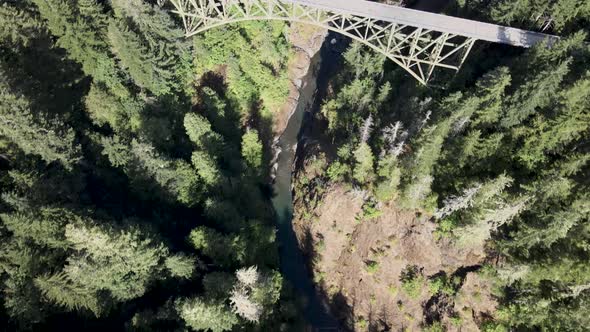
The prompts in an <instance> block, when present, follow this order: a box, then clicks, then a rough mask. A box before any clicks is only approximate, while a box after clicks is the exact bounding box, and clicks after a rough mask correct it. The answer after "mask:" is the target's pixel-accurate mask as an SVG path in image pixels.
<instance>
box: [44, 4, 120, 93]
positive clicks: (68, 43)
mask: <svg viewBox="0 0 590 332" xmlns="http://www.w3.org/2000/svg"><path fill="white" fill-rule="evenodd" d="M33 2H34V3H35V4H36V5H37V7H38V9H39V12H40V13H41V16H42V17H43V18H44V19H45V20H46V21H47V27H48V28H49V30H50V31H51V33H52V34H53V35H55V36H56V37H58V42H57V45H58V46H60V47H63V48H64V49H66V50H67V51H68V54H69V56H70V57H71V58H72V59H73V60H75V61H77V62H79V63H80V64H81V65H82V69H83V70H84V72H85V73H86V74H87V75H89V76H92V77H93V79H94V80H95V81H97V82H100V83H103V84H105V86H106V87H108V89H109V90H110V91H111V92H112V93H113V94H115V95H116V96H118V97H120V98H128V97H129V96H130V93H129V90H128V89H127V88H126V87H125V85H124V79H123V75H122V74H121V73H120V72H119V70H118V69H117V66H116V64H115V61H114V59H113V58H112V57H111V56H110V53H109V47H108V43H107V41H106V32H107V25H106V22H107V19H106V17H105V14H103V10H102V9H101V8H100V5H99V4H98V3H96V2H95V1H93V0H87V1H84V2H82V3H83V7H81V8H82V9H80V8H77V6H76V5H75V4H73V3H72V2H71V1H66V0H33ZM85 14H86V15H85ZM87 15H90V16H87Z"/></svg>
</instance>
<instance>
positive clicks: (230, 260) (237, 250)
mask: <svg viewBox="0 0 590 332" xmlns="http://www.w3.org/2000/svg"><path fill="white" fill-rule="evenodd" d="M189 239H190V242H191V244H192V245H193V246H194V247H195V249H197V250H199V251H201V252H202V253H203V254H204V255H206V256H208V257H210V258H212V259H213V260H214V261H215V262H216V263H217V264H219V265H221V266H232V264H234V263H235V262H236V261H241V260H243V259H244V255H245V250H246V248H245V243H244V240H243V239H241V238H240V236H237V235H236V236H224V235H223V234H221V233H219V232H216V231H215V230H213V229H211V228H208V227H203V226H201V227H197V228H195V229H193V231H192V232H191V234H190V237H189ZM228 249H229V250H228Z"/></svg>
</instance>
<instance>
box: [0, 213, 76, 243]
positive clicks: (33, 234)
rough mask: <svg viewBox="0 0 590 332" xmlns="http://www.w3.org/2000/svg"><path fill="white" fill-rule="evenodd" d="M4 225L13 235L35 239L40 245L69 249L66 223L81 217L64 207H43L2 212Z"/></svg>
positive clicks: (0, 216) (0, 215)
mask: <svg viewBox="0 0 590 332" xmlns="http://www.w3.org/2000/svg"><path fill="white" fill-rule="evenodd" d="M0 218H2V222H3V223H4V226H5V227H6V228H7V229H8V230H9V231H10V232H12V234H13V236H16V237H19V238H21V239H27V240H30V241H33V242H34V243H35V244H37V245H39V246H47V247H50V248H54V249H67V247H68V243H67V241H66V238H65V225H66V224H67V223H68V222H72V221H75V220H79V217H78V216H76V215H75V214H73V213H71V212H70V211H68V210H66V209H62V208H41V209H39V210H36V211H31V210H28V211H27V210H25V211H19V212H14V213H11V214H0Z"/></svg>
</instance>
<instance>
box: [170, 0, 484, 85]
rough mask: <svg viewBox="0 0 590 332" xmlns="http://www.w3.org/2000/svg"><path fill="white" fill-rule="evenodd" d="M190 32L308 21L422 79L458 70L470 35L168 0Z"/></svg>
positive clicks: (313, 12)
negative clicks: (242, 24) (240, 24)
mask: <svg viewBox="0 0 590 332" xmlns="http://www.w3.org/2000/svg"><path fill="white" fill-rule="evenodd" d="M170 1H171V2H172V4H173V5H174V7H175V10H173V12H174V13H176V14H178V15H180V17H181V18H182V21H183V24H184V27H185V30H186V35H187V36H193V35H196V34H199V33H202V32H204V31H207V30H209V29H212V28H215V27H219V26H222V25H226V24H232V23H237V22H244V21H253V20H281V21H290V22H299V23H304V24H312V25H315V26H318V27H321V28H324V29H328V30H332V31H335V32H337V33H340V34H342V35H345V36H347V37H350V38H352V39H354V40H356V41H359V42H361V43H362V44H364V45H366V46H369V47H370V48H372V49H374V50H375V51H377V52H379V53H381V54H383V55H384V56H386V57H387V58H389V59H391V60H392V61H393V62H395V63H396V64H398V65H399V66H400V67H402V68H404V69H405V70H406V71H407V72H408V73H410V74H411V75H412V76H413V77H414V78H416V79H417V80H418V81H419V82H420V83H422V84H424V85H426V84H427V83H428V81H429V80H430V79H431V77H432V75H433V73H434V71H435V69H437V68H443V69H450V70H455V71H458V70H459V68H460V67H461V65H462V64H463V62H464V61H465V59H466V57H467V55H468V54H469V52H470V51H471V48H472V47H473V44H474V43H475V41H476V39H475V38H470V37H463V36H460V35H455V34H451V33H444V32H439V31H434V30H428V29H424V28H417V27H412V26H409V25H406V24H397V23H395V22H384V21H379V20H376V19H372V18H367V17H362V16H357V15H351V14H346V13H339V12H337V11H335V10H327V9H321V8H316V7H312V6H305V5H302V4H299V3H293V2H288V1H281V0H170Z"/></svg>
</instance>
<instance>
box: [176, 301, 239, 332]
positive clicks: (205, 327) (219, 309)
mask: <svg viewBox="0 0 590 332" xmlns="http://www.w3.org/2000/svg"><path fill="white" fill-rule="evenodd" d="M176 311H177V312H178V315H179V316H180V317H181V318H182V319H183V320H184V322H185V323H186V325H188V326H189V327H191V328H192V329H193V330H195V331H212V332H223V331H230V330H232V328H233V327H234V326H235V325H237V324H238V323H239V320H238V317H237V316H236V315H235V314H234V313H232V312H231V310H230V309H229V308H228V306H227V305H225V304H223V303H221V302H216V301H208V300H204V299H202V298H198V297H197V298H192V299H182V300H179V301H177V302H176Z"/></svg>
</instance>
